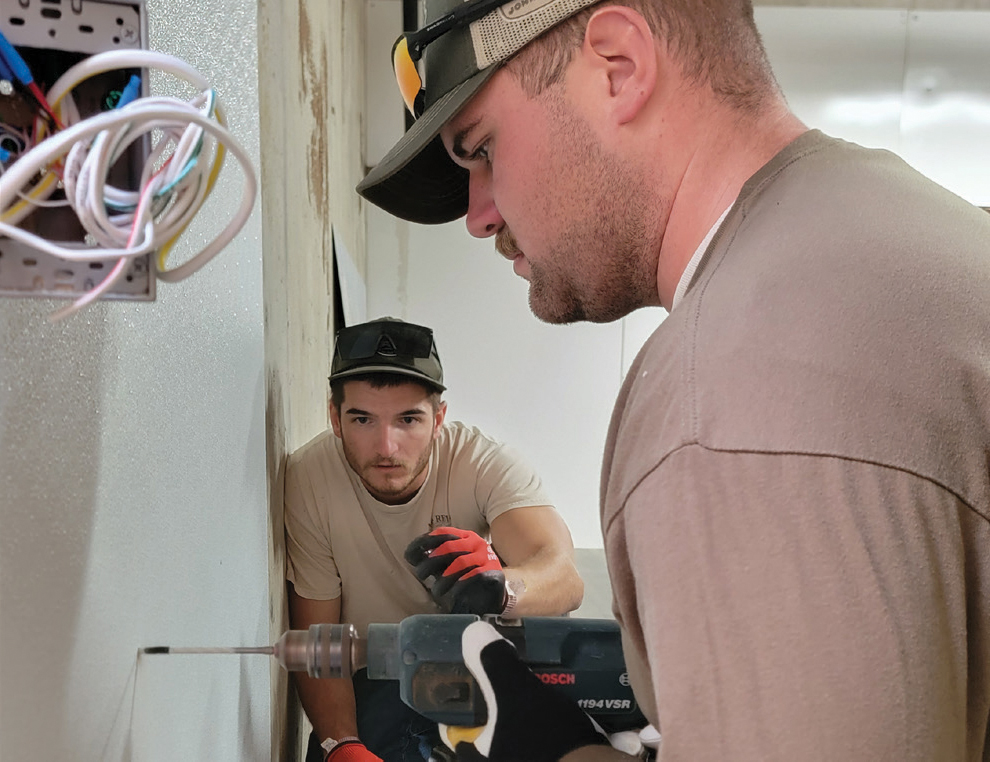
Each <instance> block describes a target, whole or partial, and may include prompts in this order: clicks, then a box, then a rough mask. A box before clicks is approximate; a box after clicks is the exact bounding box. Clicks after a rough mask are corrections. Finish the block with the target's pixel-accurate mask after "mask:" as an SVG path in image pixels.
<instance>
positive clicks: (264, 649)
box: [141, 646, 275, 656]
mask: <svg viewBox="0 0 990 762" xmlns="http://www.w3.org/2000/svg"><path fill="white" fill-rule="evenodd" d="M141 653H144V654H264V655H265V656H272V655H273V654H274V653H275V646H235V647H233V648H175V647H173V646H148V647H147V648H142V649H141Z"/></svg>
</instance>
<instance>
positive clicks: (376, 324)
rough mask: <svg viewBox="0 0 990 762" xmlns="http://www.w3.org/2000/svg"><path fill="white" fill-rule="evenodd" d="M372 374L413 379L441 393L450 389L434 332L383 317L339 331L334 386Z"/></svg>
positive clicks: (332, 377) (333, 365) (333, 366)
mask: <svg viewBox="0 0 990 762" xmlns="http://www.w3.org/2000/svg"><path fill="white" fill-rule="evenodd" d="M369 373H392V374H395V375H397V376H409V377H411V378H413V379H415V380H418V381H423V382H425V383H426V384H427V385H428V386H429V387H431V388H433V389H436V390H437V391H438V392H442V391H444V390H445V389H446V388H447V387H445V386H444V385H443V367H442V366H441V365H440V355H438V354H437V345H436V343H435V342H434V340H433V329H432V328H427V327H426V326H422V325H416V324H415V323H407V322H405V321H404V320H399V319H398V318H392V317H383V318H379V319H377V320H372V321H370V322H368V323H360V324H358V325H353V326H348V327H347V328H341V329H340V330H339V331H337V338H336V341H335V342H334V348H333V360H332V361H331V363H330V382H331V383H332V382H334V381H336V380H338V379H346V378H350V377H352V376H365V375H368V374H369Z"/></svg>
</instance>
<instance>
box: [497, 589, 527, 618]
mask: <svg viewBox="0 0 990 762" xmlns="http://www.w3.org/2000/svg"><path fill="white" fill-rule="evenodd" d="M525 589H526V583H525V582H523V581H522V580H521V579H515V580H508V579H507V580H505V607H504V608H503V609H502V613H501V614H499V616H500V617H502V619H515V618H516V614H515V611H516V606H518V605H519V593H521V592H523V591H524V590H525Z"/></svg>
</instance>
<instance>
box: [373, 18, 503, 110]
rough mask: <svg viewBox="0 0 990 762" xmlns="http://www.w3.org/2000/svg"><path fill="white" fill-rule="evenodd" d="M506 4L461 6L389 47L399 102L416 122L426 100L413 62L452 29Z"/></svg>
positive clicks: (465, 24) (402, 37) (401, 36)
mask: <svg viewBox="0 0 990 762" xmlns="http://www.w3.org/2000/svg"><path fill="white" fill-rule="evenodd" d="M505 3H506V0H477V2H473V3H464V4H463V5H460V6H458V7H457V8H456V9H455V10H453V11H451V12H450V13H448V14H446V15H445V16H441V17H440V18H438V19H436V20H435V21H431V22H430V23H429V24H427V25H426V26H424V27H423V28H422V29H420V30H418V31H416V32H409V33H406V34H402V35H399V39H397V40H396V41H395V44H394V45H392V70H393V71H394V72H395V82H396V84H398V86H399V92H400V93H401V94H402V100H403V101H404V102H405V104H406V108H407V109H409V113H411V114H412V115H413V116H414V117H415V118H416V119H419V117H420V116H421V115H422V114H423V102H424V100H425V98H426V91H425V90H424V89H423V80H422V78H421V77H420V76H419V70H418V69H417V68H416V62H417V61H418V60H419V59H420V58H422V57H423V50H424V49H425V48H426V46H427V45H429V44H430V43H431V42H434V41H436V40H438V39H439V38H440V37H442V36H443V35H445V34H446V33H447V32H449V31H451V30H452V29H459V28H460V27H463V26H467V25H468V24H471V23H473V22H475V21H477V20H478V19H480V18H481V17H482V16H485V15H487V14H488V13H491V12H492V11H493V10H495V9H496V8H498V7H499V6H500V5H505Z"/></svg>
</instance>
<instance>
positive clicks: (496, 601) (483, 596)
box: [405, 527, 505, 616]
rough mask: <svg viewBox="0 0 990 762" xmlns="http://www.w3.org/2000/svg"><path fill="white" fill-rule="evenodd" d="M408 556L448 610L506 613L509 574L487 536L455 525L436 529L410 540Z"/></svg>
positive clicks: (415, 568) (445, 610)
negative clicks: (506, 587) (486, 538)
mask: <svg viewBox="0 0 990 762" xmlns="http://www.w3.org/2000/svg"><path fill="white" fill-rule="evenodd" d="M405 557H406V561H407V562H408V563H410V564H411V565H412V566H413V569H414V571H415V572H416V576H417V577H419V579H420V581H421V582H422V583H423V584H424V585H426V586H427V587H428V588H430V593H431V594H432V595H433V600H435V601H436V602H437V604H438V605H439V606H440V608H441V609H442V610H443V611H444V612H445V613H447V614H477V615H478V616H481V615H484V614H501V613H502V609H503V608H504V606H505V574H504V573H503V572H502V564H501V563H500V562H499V560H498V556H496V555H495V551H493V550H492V546H491V545H489V544H488V543H487V542H486V541H485V539H484V538H483V537H481V536H479V535H477V534H475V533H474V532H471V531H469V530H466V529H456V528H455V527H442V528H440V529H434V530H433V531H432V532H430V533H429V534H424V535H420V536H419V537H417V538H416V539H414V540H413V541H412V542H411V543H409V545H408V546H407V547H406V552H405ZM431 579H432V580H433V582H432V586H431V585H430V580H431Z"/></svg>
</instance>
